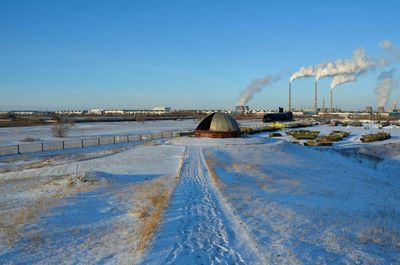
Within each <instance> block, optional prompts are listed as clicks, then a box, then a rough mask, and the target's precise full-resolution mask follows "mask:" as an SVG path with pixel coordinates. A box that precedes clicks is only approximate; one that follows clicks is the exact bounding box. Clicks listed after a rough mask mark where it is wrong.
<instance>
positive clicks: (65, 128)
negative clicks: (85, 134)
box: [51, 118, 74, 138]
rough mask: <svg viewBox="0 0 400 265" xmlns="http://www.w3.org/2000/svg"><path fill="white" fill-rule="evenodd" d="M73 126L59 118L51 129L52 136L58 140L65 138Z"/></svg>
mask: <svg viewBox="0 0 400 265" xmlns="http://www.w3.org/2000/svg"><path fill="white" fill-rule="evenodd" d="M73 125H74V123H73V122H72V121H71V120H67V119H66V118H60V119H59V120H58V121H57V122H56V123H55V124H54V125H53V127H52V128H51V130H52V132H53V136H55V137H59V138H64V137H66V136H67V135H68V132H69V130H70V129H71V127H72V126H73Z"/></svg>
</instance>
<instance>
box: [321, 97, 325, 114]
mask: <svg viewBox="0 0 400 265" xmlns="http://www.w3.org/2000/svg"><path fill="white" fill-rule="evenodd" d="M321 112H322V113H324V112H325V97H322V108H321Z"/></svg>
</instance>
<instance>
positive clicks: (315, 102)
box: [314, 80, 318, 114]
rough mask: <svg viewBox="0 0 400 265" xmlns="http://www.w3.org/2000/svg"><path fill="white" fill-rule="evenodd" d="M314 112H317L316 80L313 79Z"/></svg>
mask: <svg viewBox="0 0 400 265" xmlns="http://www.w3.org/2000/svg"><path fill="white" fill-rule="evenodd" d="M314 112H315V114H318V82H317V80H315V83H314Z"/></svg>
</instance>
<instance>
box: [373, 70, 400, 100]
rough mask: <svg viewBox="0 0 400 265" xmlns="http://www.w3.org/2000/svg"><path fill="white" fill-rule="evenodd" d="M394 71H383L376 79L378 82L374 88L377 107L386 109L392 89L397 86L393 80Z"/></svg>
mask: <svg viewBox="0 0 400 265" xmlns="http://www.w3.org/2000/svg"><path fill="white" fill-rule="evenodd" d="M395 70H396V69H395V68H393V69H392V70H390V71H384V72H382V73H381V74H380V75H379V77H378V80H379V82H378V84H377V86H376V87H375V95H376V101H377V103H378V107H386V105H387V103H388V100H389V97H390V93H391V92H392V89H393V88H395V87H396V86H397V82H396V80H394V78H393V76H394V72H395Z"/></svg>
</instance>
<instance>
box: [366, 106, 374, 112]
mask: <svg viewBox="0 0 400 265" xmlns="http://www.w3.org/2000/svg"><path fill="white" fill-rule="evenodd" d="M365 112H368V113H372V112H373V109H372V107H371V106H367V107H366V108H365Z"/></svg>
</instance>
